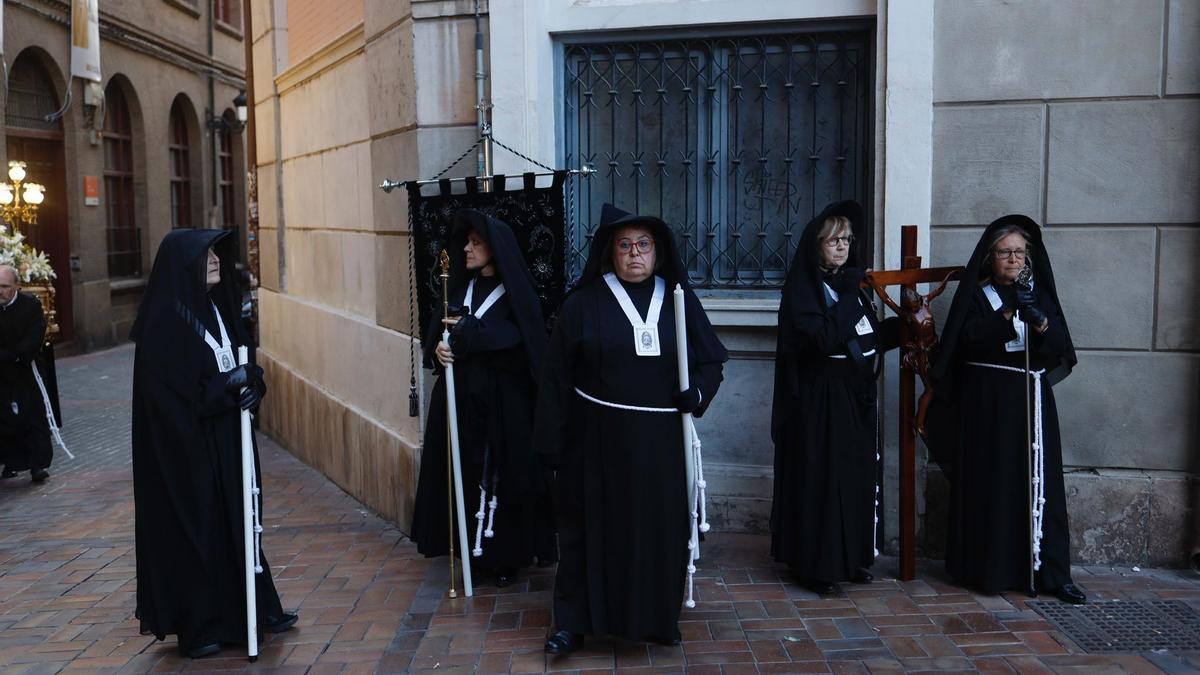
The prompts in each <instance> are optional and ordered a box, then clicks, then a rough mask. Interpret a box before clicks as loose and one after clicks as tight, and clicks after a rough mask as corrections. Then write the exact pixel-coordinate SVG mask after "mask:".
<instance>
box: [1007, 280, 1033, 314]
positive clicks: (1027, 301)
mask: <svg viewBox="0 0 1200 675" xmlns="http://www.w3.org/2000/svg"><path fill="white" fill-rule="evenodd" d="M1013 286H1016V289H1017V293H1016V296H1015V297H1014V301H1015V302H1016V304H1017V308H1018V309H1025V308H1026V307H1033V306H1035V305H1036V304H1037V294H1035V293H1034V292H1033V289H1032V288H1028V287H1026V286H1017V285H1016V284H1013Z"/></svg>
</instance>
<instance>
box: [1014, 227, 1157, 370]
mask: <svg viewBox="0 0 1200 675" xmlns="http://www.w3.org/2000/svg"><path fill="white" fill-rule="evenodd" d="M1043 240H1044V241H1045V244H1046V249H1047V251H1048V252H1049V255H1050V261H1051V263H1052V264H1053V266H1054V281H1055V283H1056V284H1057V285H1058V299H1059V301H1060V302H1061V303H1062V306H1063V313H1064V314H1065V315H1066V317H1067V325H1068V326H1070V329H1071V338H1072V340H1073V341H1074V343H1075V348H1076V349H1087V348H1108V349H1112V348H1126V349H1149V348H1150V346H1151V342H1152V339H1153V334H1152V333H1153V325H1154V276H1153V275H1152V274H1151V273H1150V270H1152V269H1154V252H1155V251H1154V250H1155V233H1154V230H1153V229H1151V228H1139V229H1133V228H1121V229H1116V228H1097V229H1094V230H1093V229H1076V228H1070V229H1054V228H1047V229H1045V230H1044V231H1043ZM1117 256H1119V259H1120V267H1121V269H1122V270H1128V271H1129V272H1132V273H1118V274H1114V273H1113V272H1114V270H1113V268H1112V266H1111V264H1110V261H1112V260H1114V257H1117ZM1137 271H1141V273H1138V272H1137ZM1036 277H1037V270H1034V278H1035V279H1036Z"/></svg>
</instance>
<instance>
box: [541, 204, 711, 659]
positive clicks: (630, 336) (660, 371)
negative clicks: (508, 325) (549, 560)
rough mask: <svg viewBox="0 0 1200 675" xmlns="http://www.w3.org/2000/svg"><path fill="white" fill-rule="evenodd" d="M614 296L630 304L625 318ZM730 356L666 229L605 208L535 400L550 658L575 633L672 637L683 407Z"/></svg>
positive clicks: (682, 503) (685, 525)
mask: <svg viewBox="0 0 1200 675" xmlns="http://www.w3.org/2000/svg"><path fill="white" fill-rule="evenodd" d="M676 284H681V285H682V286H683V288H684V290H685V297H686V299H687V300H686V304H687V306H686V312H687V323H688V326H687V336H688V363H689V373H690V383H691V387H690V388H689V389H688V390H686V391H679V374H678V364H677V362H676V354H677V350H676V344H675V309H674V305H675V303H674V297H673V293H672V291H673V290H674V288H675V285H676ZM656 287H657V288H656ZM659 293H661V296H659V297H660V298H661V304H660V305H659V309H658V319H657V321H654V320H653V318H652V315H653V313H654V309H653V306H654V305H656V304H658V303H657V302H655V301H654V300H653V299H654V297H655V296H656V295H658V294H659ZM618 297H625V298H628V299H629V301H630V302H631V304H632V308H629V313H627V312H626V310H625V309H623V308H622V304H621V302H620V301H619V300H618ZM635 311H636V313H637V321H638V322H639V323H640V324H641V325H642V328H639V329H638V330H637V331H635V330H633V329H632V328H631V325H632V322H633V320H632V319H631V318H630V315H629V314H630V313H632V312H635ZM646 328H649V329H650V330H646ZM654 328H657V340H655V339H654V337H653V335H652V333H653V329H654ZM646 334H649V335H646ZM643 335H645V336H646V337H645V339H646V340H647V342H646V343H643V342H642V339H643ZM635 337H636V339H637V342H636V343H635ZM655 343H657V345H655ZM639 351H641V352H643V353H645V354H647V355H640V354H639V353H638V352H639ZM655 351H657V353H651V352H655ZM726 358H727V355H726V352H725V348H724V347H723V346H722V345H721V342H720V341H719V340H718V339H717V336H716V333H715V332H714V331H713V328H712V325H711V324H710V323H709V321H708V317H707V316H706V315H705V313H704V309H703V308H702V307H701V306H700V301H699V300H698V299H697V298H696V295H695V294H694V293H693V292H692V291H691V289H690V288H689V287H688V280H687V274H686V272H685V268H684V267H683V265H682V263H681V261H680V259H679V255H678V253H677V252H676V250H675V243H674V240H673V239H672V236H671V231H670V228H669V227H668V226H667V224H666V223H664V222H663V221H661V220H659V219H657V218H651V217H646V216H636V215H630V214H627V213H624V212H622V211H620V210H619V209H616V208H615V207H613V206H611V205H607V204H606V205H605V206H604V209H603V212H602V215H601V223H600V226H599V227H598V228H597V229H596V232H595V234H594V235H593V238H592V244H591V251H590V253H589V255H588V260H587V264H586V266H585V267H584V271H583V275H582V276H581V278H580V279H579V282H578V284H577V285H576V286H575V288H574V289H573V290H572V291H571V293H570V294H569V295H568V297H567V299H566V300H565V301H564V302H563V305H562V309H561V310H560V312H559V316H558V320H557V322H556V324H555V327H554V333H553V335H552V336H551V339H550V348H549V350H548V351H547V353H546V363H545V367H544V368H543V371H542V380H541V386H540V388H539V392H538V408H537V421H536V424H535V430H534V439H535V443H534V444H535V447H536V448H537V451H538V453H539V454H540V455H541V456H542V458H543V460H544V461H545V462H546V463H547V464H549V465H550V466H553V467H554V468H556V469H557V472H558V473H557V476H556V490H555V496H556V505H557V507H558V511H559V528H558V530H559V554H560V556H561V560H560V562H559V564H558V575H557V577H556V579H555V584H554V619H555V622H556V625H557V628H558V631H557V632H556V633H555V634H554V635H553V636H552V637H551V638H550V640H549V641H547V643H546V651H547V652H550V653H554V654H567V653H570V652H572V651H574V650H576V649H578V648H579V647H580V646H581V645H582V644H583V635H584V634H592V635H612V636H617V637H623V638H630V639H635V640H644V639H649V640H654V641H658V642H661V643H676V642H678V640H679V626H678V621H679V613H680V611H681V603H682V602H683V596H684V583H685V578H686V574H687V565H688V555H689V553H688V548H687V546H688V540H689V536H690V521H689V518H690V514H689V509H688V504H687V501H688V499H687V493H688V488H687V485H686V473H685V472H686V466H685V458H684V454H683V430H682V426H681V423H680V417H679V414H678V413H680V412H690V413H693V414H694V415H696V416H700V415H702V414H703V413H704V411H705V409H707V407H708V406H709V405H710V404H711V403H712V400H713V397H714V396H715V395H716V393H717V387H718V386H719V385H720V383H721V371H722V364H723V363H724V362H725V360H726ZM613 405H620V406H637V407H641V408H653V409H655V410H654V411H642V410H629V409H620V408H615V407H612V406H613Z"/></svg>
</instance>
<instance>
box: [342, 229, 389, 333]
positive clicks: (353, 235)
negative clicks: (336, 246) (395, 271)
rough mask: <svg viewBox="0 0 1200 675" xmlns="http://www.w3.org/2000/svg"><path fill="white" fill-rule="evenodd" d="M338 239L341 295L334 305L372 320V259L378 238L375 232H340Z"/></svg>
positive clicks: (373, 318) (373, 273) (373, 285)
mask: <svg viewBox="0 0 1200 675" xmlns="http://www.w3.org/2000/svg"><path fill="white" fill-rule="evenodd" d="M338 237H339V239H341V252H342V260H341V274H342V282H341V297H340V298H338V299H337V301H336V302H337V306H338V307H341V308H342V309H343V311H347V312H352V313H354V314H357V315H359V316H361V317H363V318H364V319H366V320H367V321H371V322H375V321H376V318H375V307H376V304H375V284H376V276H375V261H376V254H375V250H376V248H377V241H378V239H379V237H376V236H375V235H374V234H369V233H362V232H346V233H339V235H338Z"/></svg>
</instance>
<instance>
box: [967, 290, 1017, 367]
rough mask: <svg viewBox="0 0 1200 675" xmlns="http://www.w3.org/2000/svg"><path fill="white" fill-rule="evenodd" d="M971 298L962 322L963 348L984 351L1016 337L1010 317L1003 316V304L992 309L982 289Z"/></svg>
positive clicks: (970, 350) (971, 350)
mask: <svg viewBox="0 0 1200 675" xmlns="http://www.w3.org/2000/svg"><path fill="white" fill-rule="evenodd" d="M971 300H972V301H971V303H970V304H968V305H967V315H966V317H965V318H964V319H963V323H962V346H963V348H964V349H966V350H967V351H968V352H978V351H984V350H987V349H988V348H989V347H994V346H995V345H998V344H1004V343H1005V342H1009V341H1011V340H1015V339H1016V338H1017V331H1016V329H1014V328H1013V322H1012V319H1007V318H1005V317H1004V307H1003V306H1001V307H1000V309H995V310H994V309H992V308H991V304H990V303H988V301H987V298H986V297H984V296H983V291H982V290H977V291H976V295H975V297H973V298H972V299H971ZM984 307H986V309H984Z"/></svg>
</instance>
